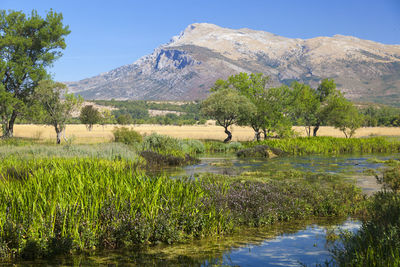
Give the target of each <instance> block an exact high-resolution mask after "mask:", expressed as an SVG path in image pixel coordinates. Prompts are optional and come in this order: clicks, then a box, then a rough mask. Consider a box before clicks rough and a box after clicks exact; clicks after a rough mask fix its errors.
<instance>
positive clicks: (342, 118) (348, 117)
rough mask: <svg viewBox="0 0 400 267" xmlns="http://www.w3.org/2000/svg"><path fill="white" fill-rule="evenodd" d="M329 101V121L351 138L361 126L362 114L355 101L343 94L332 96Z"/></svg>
mask: <svg viewBox="0 0 400 267" xmlns="http://www.w3.org/2000/svg"><path fill="white" fill-rule="evenodd" d="M327 101H328V107H329V111H328V114H329V115H328V117H327V121H328V122H329V123H330V124H331V125H333V126H334V127H335V128H337V129H339V130H341V131H342V132H343V133H344V135H345V137H346V138H351V137H352V136H353V135H354V134H355V132H356V130H357V129H358V128H360V127H361V123H362V120H363V118H362V115H361V114H360V113H359V112H358V109H357V108H356V107H355V106H354V105H353V103H352V102H351V101H349V100H347V99H346V98H344V96H343V95H341V94H339V95H337V96H331V97H329V98H328V99H327Z"/></svg>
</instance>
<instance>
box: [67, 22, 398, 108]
mask: <svg viewBox="0 0 400 267" xmlns="http://www.w3.org/2000/svg"><path fill="white" fill-rule="evenodd" d="M238 72H262V73H264V74H265V75H269V76H271V79H272V81H273V84H274V85H279V84H290V82H292V81H294V80H298V81H300V82H305V83H308V84H310V85H312V86H316V85H317V84H318V82H319V81H320V80H321V79H323V78H333V79H335V81H336V82H337V84H338V88H339V89H340V90H342V91H343V92H344V93H345V95H346V97H348V98H350V99H361V100H374V101H377V102H379V100H381V102H382V101H383V100H385V99H386V100H388V101H390V100H391V101H393V100H394V99H400V45H387V44H381V43H378V42H374V41H370V40H363V39H360V38H357V37H353V36H344V35H334V36H332V37H314V38H309V39H299V38H295V39H293V38H287V37H282V36H279V35H276V34H273V33H269V32H264V31H256V30H252V29H246V28H243V29H238V30H234V29H227V28H222V27H219V26H217V25H214V24H209V23H194V24H191V25H189V26H188V27H186V29H185V30H184V31H182V32H181V33H180V34H178V35H176V36H174V37H172V38H171V40H170V41H169V42H168V43H166V44H163V45H161V46H159V47H157V48H156V49H154V51H153V53H151V54H149V55H146V56H143V57H141V58H140V59H138V60H137V61H136V62H134V63H132V64H128V65H124V66H121V67H119V68H116V69H113V70H111V71H109V72H105V73H102V74H99V75H97V76H94V77H91V78H87V79H83V80H81V81H78V82H67V85H68V87H69V89H70V91H71V92H74V93H79V94H81V95H82V96H83V97H84V98H87V99H111V98H115V99H135V100H136V99H144V100H195V99H202V98H205V97H206V96H207V95H208V93H209V92H208V90H209V88H210V87H211V86H212V85H213V84H214V82H215V80H217V79H219V78H222V79H226V78H227V77H228V76H230V75H232V74H235V73H238Z"/></svg>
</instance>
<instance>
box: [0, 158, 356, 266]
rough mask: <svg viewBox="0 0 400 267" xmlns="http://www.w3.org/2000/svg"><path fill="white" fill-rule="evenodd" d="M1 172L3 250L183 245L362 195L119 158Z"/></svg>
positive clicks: (300, 181) (297, 177)
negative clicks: (191, 173)
mask: <svg viewBox="0 0 400 267" xmlns="http://www.w3.org/2000/svg"><path fill="white" fill-rule="evenodd" d="M0 174H1V175H0V253H1V255H2V256H3V257H24V258H31V259H32V258H41V257H53V256H55V255H58V254H65V253H70V252H71V251H80V250H88V249H95V248H104V249H118V248H124V247H133V246H138V245H143V244H156V243H159V242H162V243H175V242H184V241H187V240H189V239H193V238H201V237H205V236H216V235H221V234H225V233H230V232H232V231H233V230H234V229H235V228H237V227H241V226H261V225H270V224H272V223H275V222H280V221H290V220H292V219H301V218H308V217H312V216H344V215H348V214H350V213H353V212H355V211H356V210H357V209H358V208H359V203H362V200H363V199H362V196H361V194H360V191H359V190H358V189H356V188H355V187H354V186H353V185H351V184H348V183H344V182H343V181H342V180H339V181H342V182H338V178H335V177H330V178H329V177H320V176H312V175H311V174H304V173H301V172H293V173H280V174H278V173H275V174H274V175H271V174H268V173H266V174H264V175H255V176H238V177H229V176H222V175H212V174H205V175H203V176H200V177H197V178H196V179H192V178H190V179H189V178H176V179H170V178H169V177H166V176H163V175H148V174H145V173H144V172H142V171H141V170H140V169H139V167H138V165H137V164H136V162H133V161H126V160H124V159H118V160H106V159H94V158H80V159H79V158H54V159H38V158H35V159H28V160H21V159H18V160H17V159H15V158H14V159H13V158H6V159H3V161H2V162H1V164H0ZM333 181H335V182H333Z"/></svg>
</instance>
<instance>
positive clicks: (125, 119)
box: [117, 114, 133, 125]
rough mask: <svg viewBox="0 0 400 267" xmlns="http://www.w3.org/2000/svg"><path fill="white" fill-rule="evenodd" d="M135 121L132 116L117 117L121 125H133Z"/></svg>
mask: <svg viewBox="0 0 400 267" xmlns="http://www.w3.org/2000/svg"><path fill="white" fill-rule="evenodd" d="M132 122H133V119H132V116H131V115H130V114H122V115H119V116H118V117H117V123H118V124H121V125H127V124H132Z"/></svg>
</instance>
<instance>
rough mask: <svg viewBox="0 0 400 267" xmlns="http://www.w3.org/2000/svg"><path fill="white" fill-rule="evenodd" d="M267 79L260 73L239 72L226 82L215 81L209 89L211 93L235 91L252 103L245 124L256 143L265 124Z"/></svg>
mask: <svg viewBox="0 0 400 267" xmlns="http://www.w3.org/2000/svg"><path fill="white" fill-rule="evenodd" d="M269 79H270V78H269V77H268V76H264V75H263V74H262V73H256V74H255V73H252V74H250V75H249V74H247V73H244V72H241V73H239V74H236V75H232V76H230V77H229V78H228V79H227V80H226V81H225V80H217V81H216V82H215V84H214V86H213V87H212V88H211V91H218V90H222V89H227V88H231V89H233V90H236V91H237V92H238V93H239V94H240V95H243V96H245V97H247V98H248V99H249V100H250V101H251V103H253V105H254V106H255V107H256V108H255V109H254V110H253V112H252V114H250V116H249V117H248V118H247V124H248V125H249V126H251V127H252V128H253V130H254V134H255V138H256V139H257V141H258V140H260V133H261V132H260V131H261V129H262V128H263V127H264V126H265V124H266V121H265V118H266V110H267V109H266V105H265V99H264V95H265V93H266V85H267V83H268V81H269Z"/></svg>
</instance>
